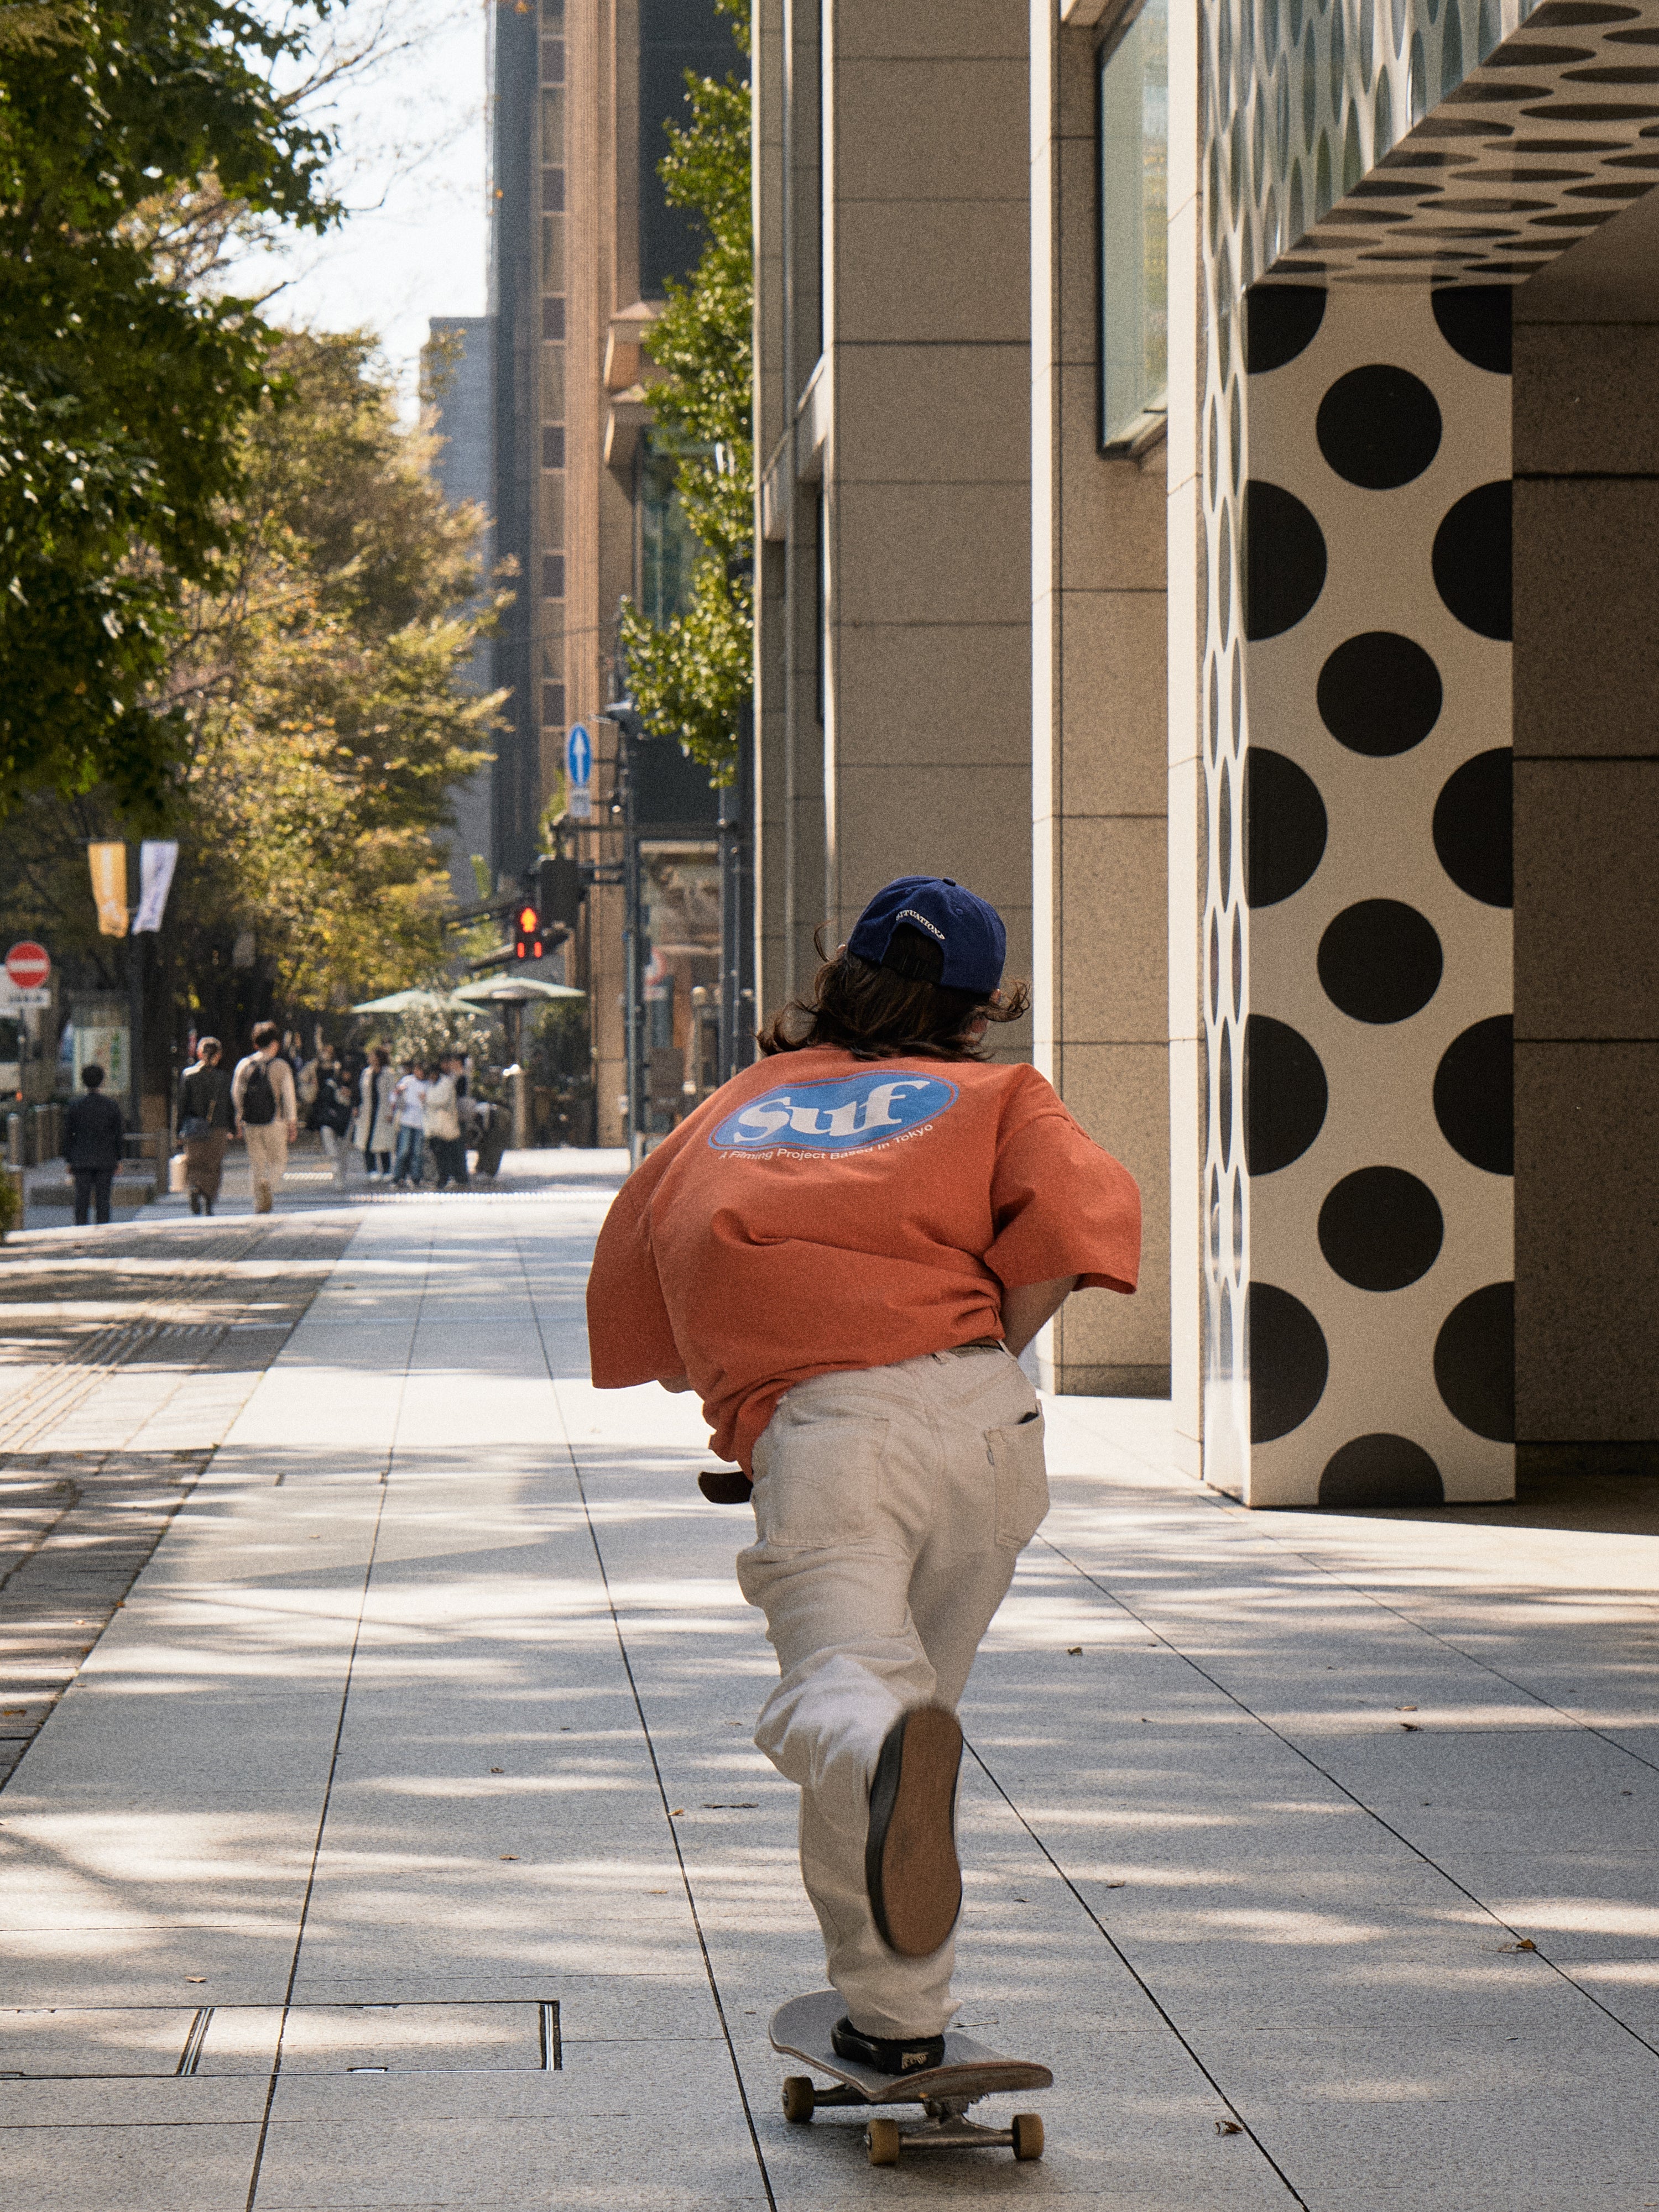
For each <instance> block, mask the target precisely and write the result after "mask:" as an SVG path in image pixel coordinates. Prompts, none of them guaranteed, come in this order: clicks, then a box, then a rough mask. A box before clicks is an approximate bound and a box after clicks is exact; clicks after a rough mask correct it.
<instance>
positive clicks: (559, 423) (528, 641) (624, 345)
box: [489, 0, 741, 1145]
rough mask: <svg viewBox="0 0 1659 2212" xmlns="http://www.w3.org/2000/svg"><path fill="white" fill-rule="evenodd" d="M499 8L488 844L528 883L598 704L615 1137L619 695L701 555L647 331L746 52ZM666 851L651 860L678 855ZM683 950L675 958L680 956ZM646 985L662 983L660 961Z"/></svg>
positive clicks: (611, 1133) (693, 9)
mask: <svg viewBox="0 0 1659 2212" xmlns="http://www.w3.org/2000/svg"><path fill="white" fill-rule="evenodd" d="M489 26H490V33H489V36H490V45H489V99H490V165H491V184H490V191H491V210H492V218H491V226H490V276H489V306H490V319H491V328H492V333H493V360H494V377H493V384H494V422H495V495H494V500H493V511H494V516H495V548H496V555H497V558H498V560H501V561H504V562H510V563H511V573H510V574H509V575H508V576H507V585H508V587H509V588H510V589H511V590H512V591H513V593H514V601H513V606H512V607H511V608H510V609H509V610H508V611H507V614H506V616H505V617H503V618H502V621H501V624H500V627H499V629H498V632H497V635H496V636H495V641H494V664H493V666H494V677H495V684H496V685H497V686H498V687H500V688H502V689H504V690H507V693H508V694H509V696H508V701H507V708H506V718H507V727H506V729H505V730H504V732H502V734H501V738H500V739H499V741H498V750H497V760H496V763H495V771H494V775H493V779H492V784H493V794H494V811H493V842H492V847H491V864H492V866H493V868H494V870H495V874H496V878H497V881H498V883H502V882H506V881H509V880H510V881H512V882H514V883H516V881H517V878H519V876H520V872H522V871H523V870H524V869H525V868H526V867H527V866H529V865H530V863H531V861H532V860H533V859H534V858H535V856H536V854H538V852H540V851H542V850H544V849H546V848H547V847H548V845H549V843H550V834H551V829H552V826H553V825H554V824H555V823H557V822H558V820H559V819H560V817H562V815H563V813H564V810H565V800H566V797H567V794H566V793H565V790H564V773H565V748H566V739H567V737H568V732H569V731H570V729H571V728H572V726H574V725H577V724H580V726H582V727H583V728H585V729H586V731H587V732H588V734H589V738H590V742H591V744H592V751H593V760H594V768H593V799H592V814H591V816H590V817H586V822H585V823H584V824H582V825H580V826H578V825H577V824H575V823H574V822H572V821H568V820H567V821H566V824H565V843H566V848H567V849H568V850H569V851H571V852H573V853H574V854H576V855H577V856H578V857H579V858H580V859H581V860H585V861H587V862H589V863H592V865H593V866H595V867H596V868H597V869H598V870H599V872H600V878H601V879H600V881H599V883H598V884H595V886H594V887H593V888H592V890H590V892H589V894H588V896H587V898H586V901H585V902H584V909H583V915H582V921H581V924H580V927H579V929H578V932H577V935H576V939H575V940H574V947H573V951H572V956H571V959H570V962H569V969H570V974H571V980H572V981H576V982H579V983H580V984H581V986H582V987H584V988H586V990H587V991H588V993H589V1011H590V1017H591V1020H592V1046H593V1054H594V1060H593V1072H594V1097H595V1102H596V1127H595V1131H594V1134H595V1137H596V1140H597V1141H598V1142H599V1144H601V1145H615V1144H619V1143H621V1142H623V1141H624V1132H625V1129H626V1127H627V1123H628V1119H629V1115H628V1102H627V1088H628V1085H627V1077H626V1066H627V1051H626V1039H625V1030H624V1019H625V1010H626V1007H627V1005H628V1001H629V963H630V961H632V962H635V964H637V965H638V966H639V967H640V968H641V969H643V968H645V967H646V966H647V965H648V964H649V959H650V948H649V947H647V946H646V945H644V944H643V942H642V941H641V940H639V939H636V938H635V937H631V936H630V934H629V928H628V915H627V908H626V902H625V900H624V896H623V832H622V827H621V824H622V820H623V816H622V812H621V806H622V793H620V791H619V789H618V785H617V747H618V744H619V741H620V739H619V732H618V729H617V725H616V724H615V723H614V722H612V721H611V720H608V719H607V718H606V717H605V714H604V709H605V707H606V706H607V705H609V704H611V702H613V701H614V700H615V698H616V696H617V681H618V671H617V665H616V654H617V614H618V608H619V605H620V602H621V601H622V599H623V597H624V596H631V597H633V598H634V599H635V601H636V602H638V603H641V604H644V605H647V606H648V607H649V608H650V609H651V610H652V611H654V612H659V613H660V612H665V611H666V612H672V611H675V609H674V594H675V592H676V591H677V590H678V579H679V576H680V574H681V572H682V570H683V568H684V564H685V547H684V543H683V540H684V531H683V526H680V525H679V524H678V507H677V506H676V503H675V501H674V499H673V495H672V491H671V471H669V470H668V469H666V468H665V465H664V461H663V457H662V455H661V453H659V451H658V450H657V449H656V447H654V446H653V436H652V428H651V410H650V401H649V395H648V386H649V381H650V378H651V374H652V372H651V368H650V364H649V357H648V353H647V344H646V341H647V338H648V335H649V331H650V325H651V324H652V322H653V319H654V318H655V315H656V313H657V310H658V307H659V304H660V301H661V299H662V296H663V286H664V283H665V279H667V278H668V277H670V276H683V275H684V274H686V273H687V272H688V271H689V270H690V268H691V266H692V265H693V264H694V263H695V261H696V256H697V253H698V252H699V250H700V246H699V240H698V239H697V237H696V234H695V232H694V229H693V227H692V226H691V224H690V222H688V220H687V219H686V217H685V216H684V215H683V214H682V213H681V211H679V210H677V209H674V208H671V207H670V206H669V205H668V204H667V202H666V200H665V196H664V191H663V186H662V184H661V181H660V179H659V177H658V174H657V164H658V162H659V160H660V159H661V157H662V155H663V154H664V153H665V151H666V150H667V143H668V142H667V139H666V137H665V135H664V125H665V123H666V122H669V121H671V120H672V121H680V120H683V119H684V117H685V114H686V112H687V111H686V107H685V100H684V73H685V71H686V70H687V69H694V70H697V71H698V72H699V73H701V74H704V75H711V76H724V75H726V73H727V72H728V71H729V70H732V69H733V68H734V67H738V66H740V64H741V56H740V55H739V54H738V50H737V48H736V47H735V46H734V45H733V42H732V36H731V32H730V29H729V27H728V26H727V24H726V21H725V19H724V18H722V17H721V16H720V15H719V14H718V12H717V11H716V9H714V5H713V0H594V4H583V5H580V6H578V5H576V4H574V0H571V4H569V5H568V6H567V5H566V4H565V0H492V4H491V7H490V10H489ZM682 811H683V810H682ZM697 814H698V820H697V822H696V823H694V824H693V825H691V826H692V827H693V828H700V827H703V826H706V827H707V829H708V837H709V839H710V840H711V841H712V837H713V823H714V815H715V801H714V796H713V794H712V793H709V792H708V790H707V787H706V785H705V786H704V787H702V789H701V791H700V793H699V794H698V796H697ZM686 828H687V825H686V824H685V823H684V822H683V821H681V820H678V819H676V820H675V821H673V822H671V823H658V824H652V823H642V824H641V829H642V830H643V831H645V832H646V833H649V832H650V831H651V830H652V829H659V830H660V831H661V832H662V835H661V836H659V837H656V838H653V839H652V840H651V842H654V843H656V844H659V845H660V844H664V843H666V844H667V845H669V846H672V847H674V848H675V851H676V857H675V860H674V866H676V867H678V869H680V870H681V872H684V869H685V868H687V867H690V866H691V864H692V859H693V857H694V856H691V855H681V854H679V853H678V848H679V847H681V846H684V844H685V843H686V842H687V840H686V836H685V832H686ZM692 842H695V840H693V841H692ZM711 853H712V843H711ZM655 858H656V860H657V863H658V865H657V866H656V870H655V875H653V873H652V866H651V863H650V861H647V876H648V877H650V878H651V880H653V881H654V880H655V877H656V876H657V875H661V874H662V873H663V872H664V870H665V868H667V867H668V866H669V862H668V860H667V858H666V857H665V855H663V854H658V855H656V856H655ZM693 903H694V904H695V903H696V902H695V901H694V902H693ZM677 911H678V909H677ZM676 941H677V942H678V939H677V940H676ZM716 942H718V938H716ZM661 966H662V963H659V968H660V967H661ZM666 972H669V973H671V974H678V970H676V969H674V968H673V964H672V963H669V967H668V970H667V971H666ZM649 987H653V988H655V989H657V990H658V991H659V994H660V991H661V989H662V987H663V981H662V976H661V975H653V978H652V979H651V981H650V985H649ZM676 1006H677V1009H678V1010H677V1011H675V1010H674V1009H673V1008H671V1012H673V1018H674V1020H675V1022H676V1023H677V1024H678V1032H679V1033H680V1042H679V1044H678V1046H675V1047H672V1048H671V1049H679V1050H681V1051H682V1052H683V1053H684V1051H685V1049H686V1044H685V1032H686V1025H687V1023H688V1020H689V1018H690V1008H689V986H688V987H684V988H682V989H681V990H679V991H678V994H676ZM660 1065H661V1066H662V1067H663V1069H664V1070H665V1069H666V1066H667V1062H666V1061H663V1062H662V1063H660Z"/></svg>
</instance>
